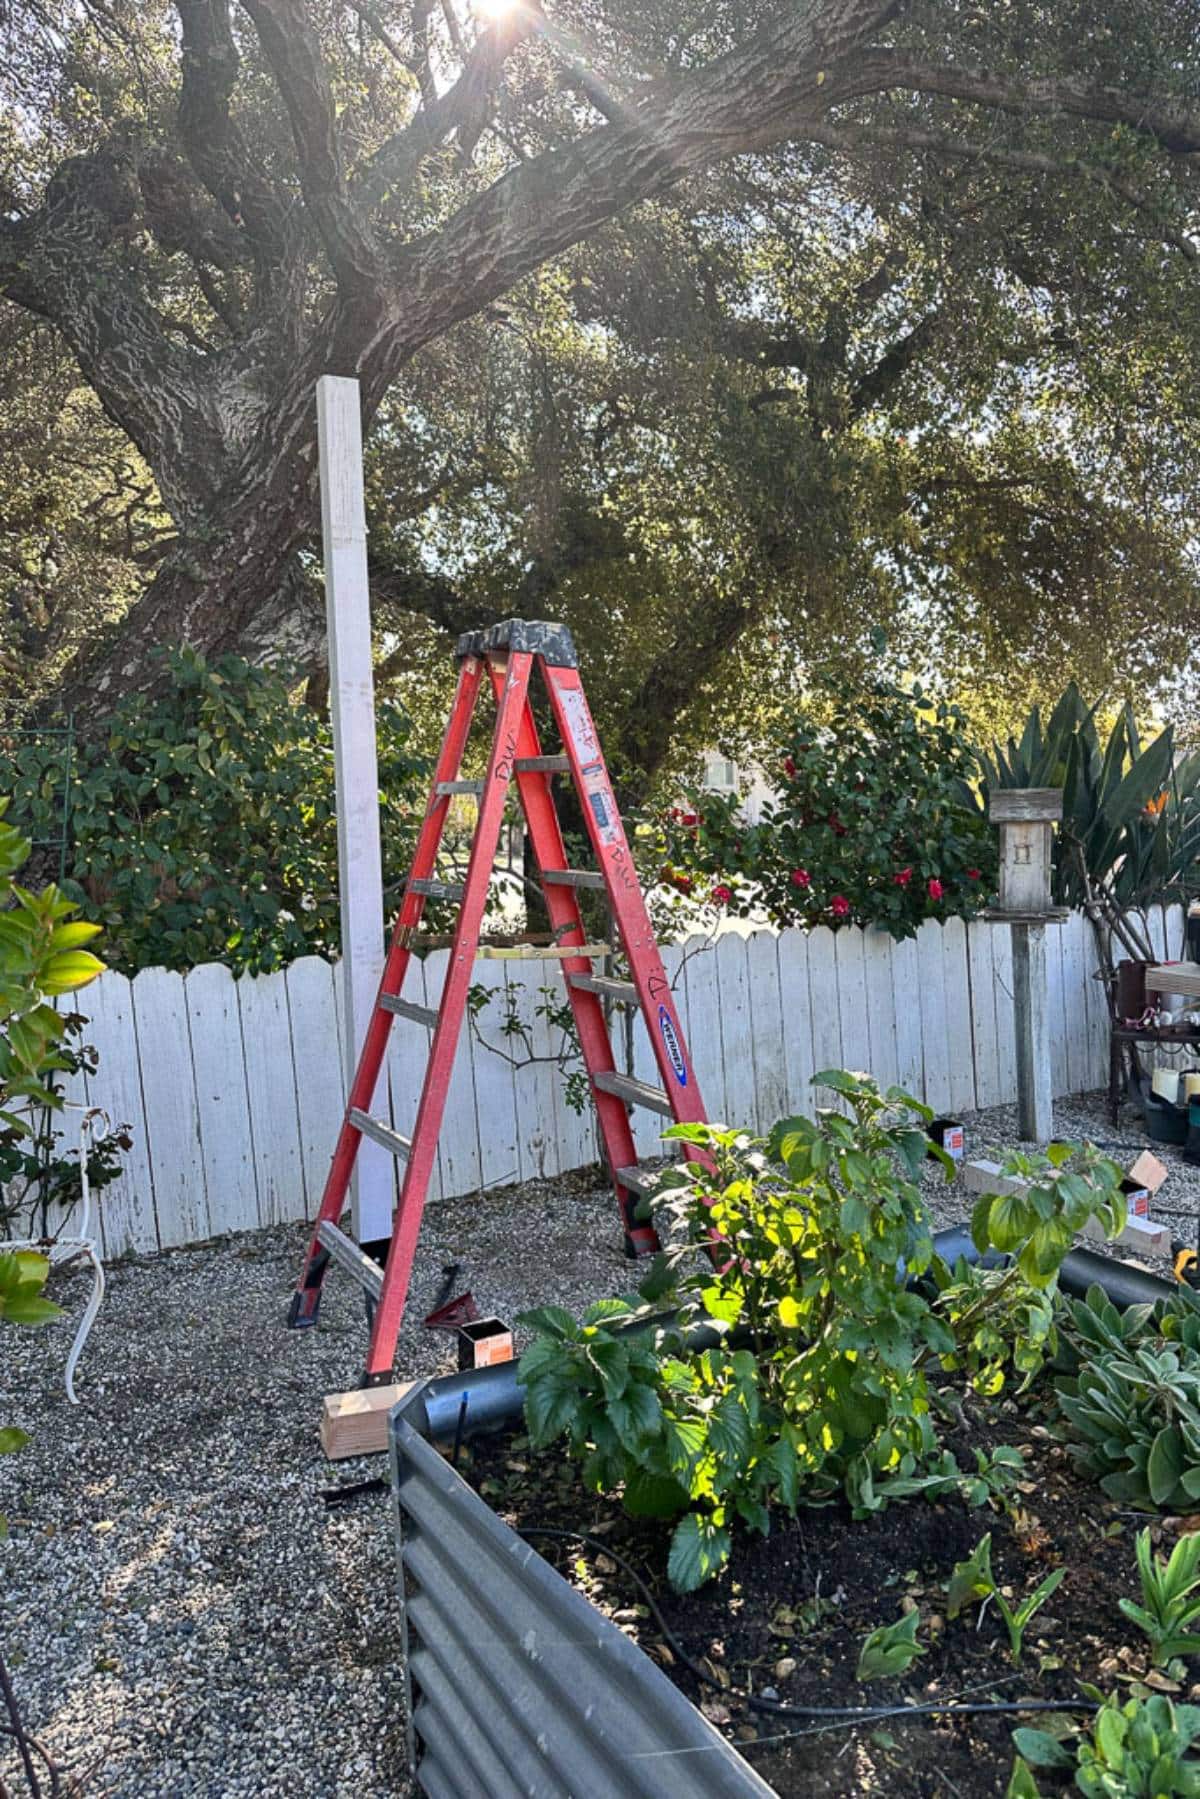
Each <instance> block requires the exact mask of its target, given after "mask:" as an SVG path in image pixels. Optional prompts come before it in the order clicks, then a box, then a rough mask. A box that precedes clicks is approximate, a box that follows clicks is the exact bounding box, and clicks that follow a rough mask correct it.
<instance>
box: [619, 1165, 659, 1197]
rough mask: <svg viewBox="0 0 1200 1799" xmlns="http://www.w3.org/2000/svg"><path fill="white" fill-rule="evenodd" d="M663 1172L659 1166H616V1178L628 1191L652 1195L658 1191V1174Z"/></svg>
mask: <svg viewBox="0 0 1200 1799" xmlns="http://www.w3.org/2000/svg"><path fill="white" fill-rule="evenodd" d="M664 1172H665V1170H663V1169H661V1168H618V1169H617V1179H618V1180H619V1181H620V1183H621V1185H622V1186H623V1187H626V1188H628V1190H629V1192H630V1193H643V1194H645V1195H647V1197H652V1196H653V1195H654V1194H655V1193H657V1192H658V1182H659V1176H660V1175H662V1174H663V1173H664Z"/></svg>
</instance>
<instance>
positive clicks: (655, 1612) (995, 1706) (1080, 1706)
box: [517, 1524, 1096, 1749]
mask: <svg viewBox="0 0 1200 1799" xmlns="http://www.w3.org/2000/svg"><path fill="white" fill-rule="evenodd" d="M517 1535H518V1536H519V1537H553V1538H556V1539H557V1540H558V1541H559V1542H565V1543H586V1544H587V1545H588V1547H589V1548H591V1549H594V1550H596V1551H597V1553H599V1554H600V1555H606V1556H608V1558H609V1560H610V1561H612V1562H615V1563H616V1565H617V1567H618V1568H619V1569H620V1570H621V1572H622V1573H623V1574H624V1575H625V1576H626V1577H627V1578H628V1579H629V1580H631V1581H632V1582H633V1584H634V1586H635V1587H636V1588H637V1590H638V1592H639V1593H640V1594H641V1595H642V1598H643V1599H644V1600H645V1602H646V1605H647V1606H648V1608H649V1611H650V1615H651V1617H652V1618H653V1619H654V1622H655V1623H656V1624H657V1626H658V1628H659V1631H660V1633H661V1635H662V1639H663V1641H664V1643H665V1644H666V1645H667V1647H668V1649H669V1650H670V1651H671V1653H672V1655H674V1656H675V1657H676V1658H677V1660H679V1661H681V1662H682V1663H683V1665H684V1667H685V1668H686V1669H687V1670H688V1672H689V1673H690V1674H691V1675H692V1676H693V1677H694V1678H695V1679H696V1680H698V1681H699V1682H700V1684H701V1685H702V1686H706V1687H712V1688H714V1689H715V1690H716V1691H717V1692H718V1693H720V1694H721V1695H722V1697H723V1698H725V1699H735V1700H738V1701H740V1702H741V1703H743V1704H745V1705H747V1706H749V1708H750V1710H751V1711H755V1712H763V1713H766V1714H767V1715H768V1716H769V1717H772V1718H824V1719H825V1720H826V1722H825V1723H824V1724H822V1725H819V1726H817V1727H816V1730H815V1731H814V1730H812V1729H809V1730H789V1731H785V1732H783V1733H782V1734H781V1735H779V1736H773V1737H759V1738H757V1739H756V1740H755V1741H749V1742H746V1743H743V1744H741V1745H740V1746H741V1747H742V1748H743V1749H754V1748H755V1747H757V1746H758V1745H759V1744H767V1743H784V1742H788V1741H790V1740H791V1739H792V1738H793V1737H803V1736H810V1735H815V1734H819V1732H820V1731H822V1730H827V1729H830V1728H833V1727H835V1726H836V1725H838V1724H841V1725H843V1726H852V1725H855V1724H881V1723H883V1722H884V1721H885V1720H888V1719H895V1718H929V1717H944V1718H956V1717H957V1718H966V1717H980V1716H986V1715H991V1716H998V1715H1003V1716H1008V1717H1013V1716H1016V1715H1019V1714H1021V1713H1030V1712H1081V1711H1083V1712H1091V1711H1095V1709H1096V1707H1095V1703H1094V1701H1092V1700H1090V1699H1084V1698H1083V1697H1082V1696H1081V1697H1080V1698H1078V1699H1011V1700H981V1701H978V1702H975V1701H972V1702H971V1703H969V1704H967V1705H963V1704H961V1703H956V1702H955V1701H954V1700H951V1699H944V1700H941V1701H940V1702H939V1701H937V1700H932V1701H929V1702H927V1703H924V1704H921V1705H787V1704H785V1703H784V1702H783V1701H782V1700H780V1699H763V1698H762V1697H761V1696H760V1695H759V1694H757V1693H751V1692H749V1691H747V1690H746V1689H745V1688H744V1687H727V1686H724V1685H723V1684H722V1682H721V1681H719V1680H717V1679H715V1677H714V1676H713V1675H711V1674H710V1673H709V1672H708V1670H707V1669H706V1668H705V1667H704V1666H703V1665H702V1664H701V1663H700V1662H698V1661H696V1660H695V1658H694V1657H693V1656H690V1655H689V1654H688V1652H687V1650H686V1649H685V1648H684V1647H683V1644H682V1643H681V1642H680V1641H679V1638H678V1637H677V1636H676V1635H675V1632H674V1631H673V1630H672V1629H671V1626H670V1625H669V1624H668V1623H667V1621H666V1619H665V1618H664V1616H663V1613H662V1608H661V1606H660V1605H659V1603H658V1601H657V1599H656V1598H655V1597H654V1594H653V1592H652V1591H651V1589H650V1586H649V1584H648V1582H647V1581H646V1580H645V1579H644V1577H643V1576H642V1575H641V1574H640V1573H639V1572H638V1570H637V1569H636V1568H635V1567H634V1565H633V1563H632V1562H630V1561H628V1560H627V1559H626V1557H625V1556H623V1555H621V1554H620V1553H619V1552H618V1551H617V1550H616V1549H614V1548H613V1546H612V1544H611V1543H606V1542H604V1541H603V1539H602V1538H600V1537H595V1536H592V1535H590V1534H589V1532H587V1531H586V1530H561V1529H559V1528H558V1527H557V1526H556V1525H550V1524H524V1525H521V1526H520V1527H519V1528H518V1529H517Z"/></svg>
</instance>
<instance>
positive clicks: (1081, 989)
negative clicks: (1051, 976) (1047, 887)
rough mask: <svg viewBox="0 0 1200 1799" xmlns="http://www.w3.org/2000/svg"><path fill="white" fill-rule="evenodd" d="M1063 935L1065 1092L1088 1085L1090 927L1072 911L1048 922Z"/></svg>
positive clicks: (1079, 1089) (1074, 1090) (1073, 1091)
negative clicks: (1087, 934) (1086, 936)
mask: <svg viewBox="0 0 1200 1799" xmlns="http://www.w3.org/2000/svg"><path fill="white" fill-rule="evenodd" d="M1051 929H1053V930H1057V932H1058V934H1059V936H1060V937H1061V938H1062V970H1063V1018H1064V1024H1065V1027H1066V1028H1065V1035H1066V1042H1067V1086H1066V1091H1067V1092H1068V1093H1082V1092H1083V1090H1084V1089H1085V1088H1086V1087H1087V1085H1088V1024H1087V987H1086V981H1087V965H1086V947H1087V946H1086V944H1085V943H1084V937H1083V934H1084V932H1085V931H1087V930H1089V926H1088V922H1087V920H1086V919H1085V918H1084V917H1083V915H1082V913H1079V912H1075V913H1072V915H1071V917H1070V918H1068V919H1067V920H1066V922H1065V923H1063V924H1061V925H1054V926H1051Z"/></svg>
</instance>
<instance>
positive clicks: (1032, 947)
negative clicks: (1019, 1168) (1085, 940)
mask: <svg viewBox="0 0 1200 1799" xmlns="http://www.w3.org/2000/svg"><path fill="white" fill-rule="evenodd" d="M1012 946H1013V1018H1014V1022H1015V1025H1016V1038H1017V1128H1018V1130H1019V1131H1020V1134H1021V1138H1022V1140H1023V1141H1024V1142H1026V1143H1049V1141H1050V1139H1051V1138H1052V1137H1053V1135H1054V1084H1053V1078H1052V1074H1051V1065H1050V1029H1049V1020H1048V1018H1047V1015H1046V1014H1047V1005H1046V1001H1047V997H1048V995H1047V991H1046V927H1045V925H1044V924H1015V925H1013V927H1012Z"/></svg>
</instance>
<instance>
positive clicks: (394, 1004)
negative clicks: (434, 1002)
mask: <svg viewBox="0 0 1200 1799" xmlns="http://www.w3.org/2000/svg"><path fill="white" fill-rule="evenodd" d="M379 1004H380V1006H381V1007H382V1008H383V1010H384V1011H385V1012H394V1013H395V1014H396V1017H397V1018H411V1019H412V1021H413V1023H414V1024H427V1025H428V1026H429V1028H430V1030H432V1029H433V1028H434V1026H435V1025H436V1024H437V1021H438V1014H437V1008H436V1006H419V1005H418V1004H417V1002H416V1001H415V1000H412V999H401V998H400V995H399V994H398V993H381V994H380V995H379Z"/></svg>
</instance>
